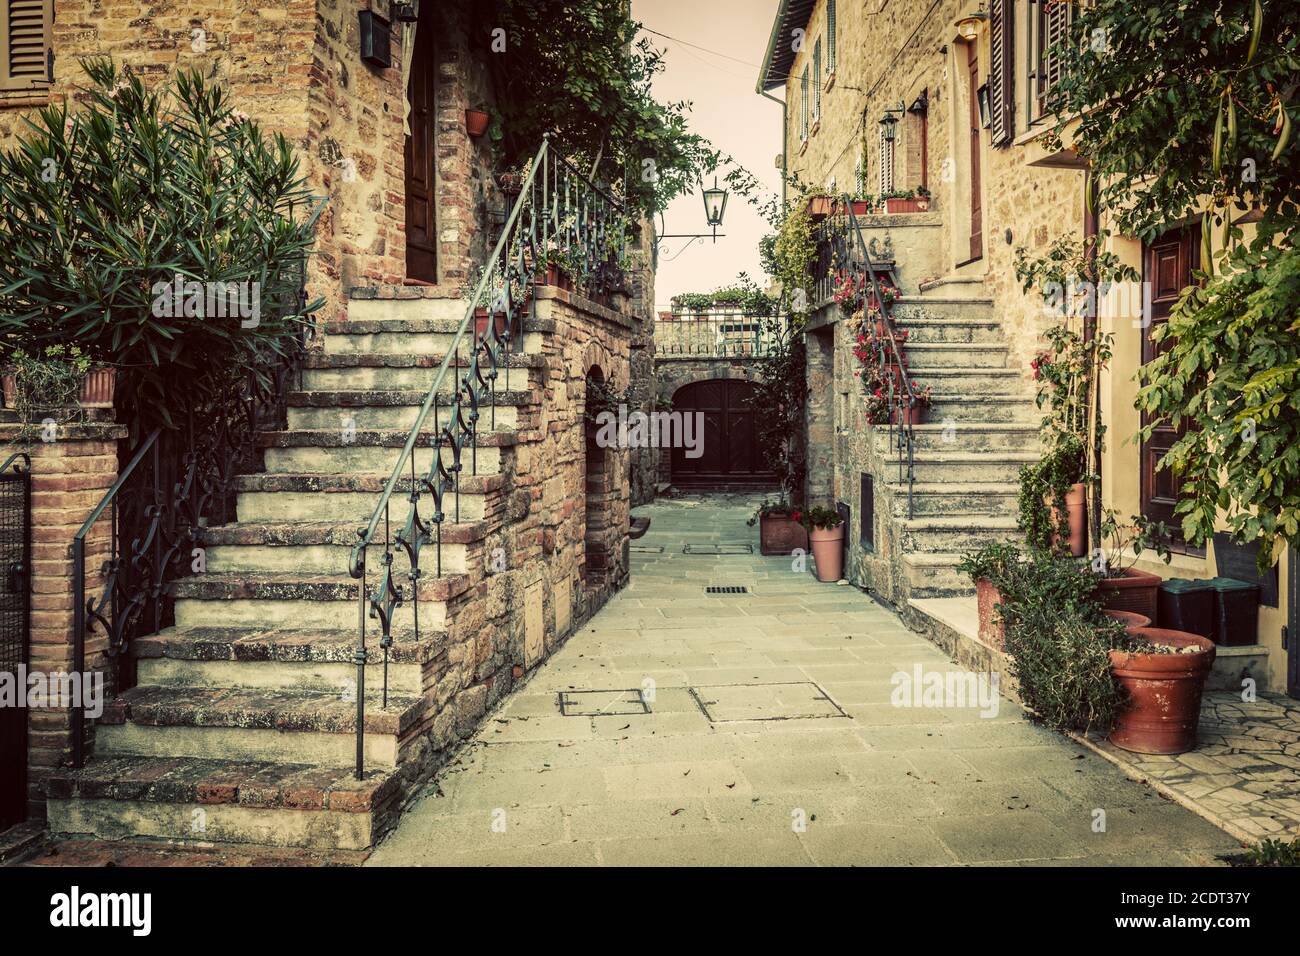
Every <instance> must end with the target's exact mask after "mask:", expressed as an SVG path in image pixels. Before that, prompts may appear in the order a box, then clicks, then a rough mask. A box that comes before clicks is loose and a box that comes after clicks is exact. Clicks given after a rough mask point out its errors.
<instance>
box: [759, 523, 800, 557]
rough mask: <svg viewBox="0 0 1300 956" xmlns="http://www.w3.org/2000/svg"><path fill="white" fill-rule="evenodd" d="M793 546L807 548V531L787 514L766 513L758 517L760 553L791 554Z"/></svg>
mask: <svg viewBox="0 0 1300 956" xmlns="http://www.w3.org/2000/svg"><path fill="white" fill-rule="evenodd" d="M795 548H799V549H800V550H802V551H807V550H808V532H807V531H805V530H804V528H803V525H801V524H800V523H799V522H797V521H795V520H794V518H792V517H790V516H789V515H782V514H766V515H763V516H761V517H760V518H759V519H758V551H759V553H760V554H767V555H772V554H791V553H793V552H794V550H795Z"/></svg>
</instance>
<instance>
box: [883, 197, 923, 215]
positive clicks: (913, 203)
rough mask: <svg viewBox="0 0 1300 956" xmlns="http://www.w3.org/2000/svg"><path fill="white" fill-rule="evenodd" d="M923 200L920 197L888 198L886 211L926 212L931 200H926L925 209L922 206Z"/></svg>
mask: <svg viewBox="0 0 1300 956" xmlns="http://www.w3.org/2000/svg"><path fill="white" fill-rule="evenodd" d="M922 201H923V200H920V199H886V200H885V212H887V213H898V212H925V209H929V208H930V201H929V200H928V199H927V200H924V202H925V209H922V208H921V202H922Z"/></svg>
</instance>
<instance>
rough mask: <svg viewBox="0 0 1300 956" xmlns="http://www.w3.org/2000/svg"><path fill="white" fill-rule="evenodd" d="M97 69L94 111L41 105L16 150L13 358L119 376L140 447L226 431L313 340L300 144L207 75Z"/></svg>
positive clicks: (90, 69) (0, 337) (0, 317)
mask: <svg viewBox="0 0 1300 956" xmlns="http://www.w3.org/2000/svg"><path fill="white" fill-rule="evenodd" d="M83 68H84V70H85V73H86V75H87V76H88V78H89V80H90V85H89V86H88V88H86V89H85V90H82V91H79V92H78V95H77V96H76V97H75V100H76V101H77V102H78V103H79V104H80V108H79V109H78V110H77V111H76V112H73V111H72V110H70V109H69V107H68V104H69V103H71V102H73V100H74V98H73V97H69V98H68V99H67V101H66V102H60V103H58V104H56V105H51V106H48V107H45V108H44V109H41V110H39V111H37V112H35V113H34V114H32V115H31V117H30V118H29V119H28V120H27V130H26V131H25V132H24V134H23V136H22V140H21V142H20V143H19V144H18V145H17V146H15V147H12V148H10V149H8V150H5V151H3V152H0V342H2V343H3V345H2V346H0V348H3V351H4V352H5V354H6V356H14V355H15V354H16V353H17V352H18V351H19V350H21V351H22V352H23V353H25V354H26V355H27V356H48V355H49V351H48V350H49V349H50V348H51V347H54V348H59V347H62V348H65V349H69V350H70V348H71V346H72V345H74V344H75V345H76V346H77V347H78V348H79V349H80V350H81V353H82V356H83V357H84V358H86V359H88V360H89V362H90V368H91V369H92V370H93V369H94V368H96V367H104V366H109V367H113V368H116V369H117V371H118V387H117V389H116V397H115V401H116V405H117V412H118V415H119V420H121V421H123V422H125V423H127V424H128V425H129V426H130V428H131V429H132V430H133V432H134V433H135V437H137V438H138V437H139V436H140V435H142V434H146V433H148V432H149V431H151V430H152V429H153V428H155V427H159V426H161V427H164V428H166V429H180V428H181V427H182V426H184V425H186V423H191V424H194V423H204V422H210V421H212V420H213V419H214V418H216V417H218V416H217V415H216V414H215V411H214V410H216V409H219V408H229V407H231V405H232V404H238V403H239V401H240V400H241V396H246V395H247V392H248V389H249V388H250V387H258V388H267V387H269V385H270V382H269V377H270V375H271V374H273V372H272V370H273V369H274V368H275V367H276V365H275V362H274V359H275V358H277V357H283V356H284V355H285V354H287V353H288V351H289V350H291V349H296V348H298V347H299V345H300V342H301V330H302V323H303V319H304V316H305V315H306V314H307V313H308V312H310V311H312V310H313V309H315V308H317V307H318V303H312V304H311V305H308V304H307V303H306V302H304V301H302V300H301V299H300V298H299V295H298V292H299V288H300V285H301V274H300V273H301V269H302V267H303V263H304V259H305V256H306V255H307V254H308V253H309V251H310V249H311V245H312V242H313V236H314V232H315V223H316V218H317V216H318V215H319V205H318V203H317V201H316V200H315V197H313V196H312V194H311V192H310V191H309V190H308V188H307V185H306V181H305V179H304V178H303V177H302V176H300V175H299V166H298V161H297V159H296V158H295V157H294V154H293V151H292V149H291V148H290V146H289V144H288V141H287V140H285V139H284V137H282V136H279V135H276V136H274V137H267V136H265V135H263V133H262V132H261V130H260V128H259V127H258V125H257V124H256V123H255V122H253V121H252V120H250V119H249V118H248V117H247V116H245V115H244V114H243V113H241V112H239V111H238V110H236V109H234V108H233V106H232V105H231V103H230V100H229V96H228V95H227V93H226V91H225V90H224V89H223V88H221V87H220V86H215V85H210V84H209V83H208V82H207V81H206V80H205V79H204V78H203V76H202V75H201V74H200V73H198V72H182V73H178V74H177V75H176V76H175V78H174V79H173V80H172V81H171V82H170V83H168V84H165V85H163V86H160V87H156V88H150V87H146V86H145V84H144V83H143V82H142V81H141V80H140V78H139V77H138V76H133V75H128V74H124V73H121V72H119V71H118V69H117V68H116V67H115V66H114V65H113V63H112V62H111V61H109V60H104V59H96V60H89V61H86V62H85V63H84V64H83ZM49 170H54V171H55V175H53V176H51V175H48V171H49ZM70 354H71V353H70V351H69V352H67V353H62V357H63V358H67V357H68V355H70ZM56 357H57V356H56ZM250 380H251V383H252V384H250ZM98 398H99V399H100V401H103V399H104V393H103V391H101V393H100V395H99V396H98Z"/></svg>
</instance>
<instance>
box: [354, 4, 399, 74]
mask: <svg viewBox="0 0 1300 956" xmlns="http://www.w3.org/2000/svg"><path fill="white" fill-rule="evenodd" d="M359 16H360V18H361V60H362V62H363V63H369V64H370V65H371V66H383V67H388V66H392V65H393V34H392V31H391V30H390V28H389V23H388V21H387V20H385V19H384V18H383V17H381V16H380V15H379V14H377V13H375V12H374V11H373V10H361V11H359Z"/></svg>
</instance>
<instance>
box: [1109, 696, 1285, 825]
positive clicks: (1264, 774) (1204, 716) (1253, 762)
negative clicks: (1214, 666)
mask: <svg viewBox="0 0 1300 956" xmlns="http://www.w3.org/2000/svg"><path fill="white" fill-rule="evenodd" d="M1100 746H1102V747H1103V748H1104V749H1105V750H1106V752H1107V753H1109V754H1111V755H1113V756H1114V757H1115V758H1116V759H1117V760H1119V761H1121V762H1123V763H1124V764H1125V765H1127V766H1128V767H1130V768H1131V770H1132V771H1134V772H1136V773H1139V774H1141V775H1142V776H1144V777H1146V778H1148V779H1150V780H1152V781H1156V782H1158V783H1159V784H1160V785H1163V786H1165V787H1168V788H1169V789H1170V790H1171V791H1172V792H1173V794H1174V795H1175V797H1176V799H1178V800H1180V801H1186V803H1187V805H1189V806H1193V807H1195V808H1196V809H1197V810H1198V811H1199V812H1200V813H1201V814H1203V815H1204V816H1205V817H1207V818H1208V819H1211V820H1213V821H1215V822H1216V823H1218V824H1219V825H1221V826H1223V827H1224V828H1226V829H1227V830H1228V831H1229V832H1231V833H1233V834H1235V835H1236V836H1239V837H1243V838H1245V839H1252V838H1253V839H1258V838H1261V837H1274V838H1278V839H1287V840H1291V839H1295V838H1297V837H1300V701H1297V700H1292V699H1291V698H1289V697H1283V696H1281V695H1278V694H1261V695H1259V699H1258V700H1255V701H1250V702H1246V701H1243V700H1242V699H1241V694H1239V693H1233V692H1231V691H1211V692H1208V693H1207V694H1206V695H1205V700H1204V701H1203V703H1202V704H1201V723H1200V728H1199V731H1198V734H1197V745H1196V749H1195V750H1193V751H1191V752H1190V753H1185V754H1178V755H1177V756H1173V757H1157V756H1148V755H1145V754H1133V753H1127V752H1125V751H1122V750H1119V749H1118V748H1116V747H1113V746H1111V745H1109V744H1104V743H1103V744H1101V745H1100Z"/></svg>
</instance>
